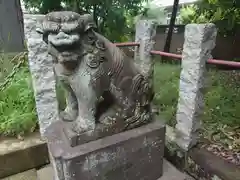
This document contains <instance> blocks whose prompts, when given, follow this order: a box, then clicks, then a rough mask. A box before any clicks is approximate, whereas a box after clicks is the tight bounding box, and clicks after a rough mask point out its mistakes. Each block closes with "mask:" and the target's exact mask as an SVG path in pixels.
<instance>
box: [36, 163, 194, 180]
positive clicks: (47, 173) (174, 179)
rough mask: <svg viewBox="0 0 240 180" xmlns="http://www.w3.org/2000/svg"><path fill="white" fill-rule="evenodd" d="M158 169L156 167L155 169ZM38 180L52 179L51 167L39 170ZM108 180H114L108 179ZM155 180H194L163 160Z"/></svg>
mask: <svg viewBox="0 0 240 180" xmlns="http://www.w3.org/2000/svg"><path fill="white" fill-rule="evenodd" d="M155 168H156V169H158V167H155ZM37 174H38V179H39V180H47V179H52V177H53V171H52V167H51V166H46V167H44V168H43V169H40V170H39V171H38V172H37ZM109 180H115V178H114V179H109ZM156 180H194V179H193V178H191V177H190V176H188V175H186V174H184V173H182V172H180V171H179V170H177V169H176V168H175V167H174V166H173V165H172V164H171V163H169V162H168V161H166V160H163V175H162V177H161V178H159V179H156Z"/></svg>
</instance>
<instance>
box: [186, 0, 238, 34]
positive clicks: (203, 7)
mask: <svg viewBox="0 0 240 180" xmlns="http://www.w3.org/2000/svg"><path fill="white" fill-rule="evenodd" d="M181 18H182V21H183V22H184V23H185V24H188V23H208V22H212V23H215V24H216V25H217V27H218V28H219V30H220V32H221V33H224V35H228V34H233V33H235V31H234V30H235V28H236V26H237V25H238V24H240V4H239V3H237V1H234V0H202V1H200V2H199V3H198V4H196V5H190V6H186V7H184V8H183V9H181Z"/></svg>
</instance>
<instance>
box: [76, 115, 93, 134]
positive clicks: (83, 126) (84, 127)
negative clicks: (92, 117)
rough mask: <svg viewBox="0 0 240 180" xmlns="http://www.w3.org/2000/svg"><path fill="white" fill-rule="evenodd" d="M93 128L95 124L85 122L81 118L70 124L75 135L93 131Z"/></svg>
mask: <svg viewBox="0 0 240 180" xmlns="http://www.w3.org/2000/svg"><path fill="white" fill-rule="evenodd" d="M94 128H95V123H92V122H90V121H88V120H85V119H84V118H82V117H78V118H77V120H76V121H74V122H73V123H72V130H73V131H74V132H75V133H77V134H81V133H84V132H87V131H91V130H94Z"/></svg>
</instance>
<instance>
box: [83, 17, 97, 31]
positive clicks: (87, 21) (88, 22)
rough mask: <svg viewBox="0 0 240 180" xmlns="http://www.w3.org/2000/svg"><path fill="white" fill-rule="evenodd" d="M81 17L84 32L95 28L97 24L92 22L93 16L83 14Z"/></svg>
mask: <svg viewBox="0 0 240 180" xmlns="http://www.w3.org/2000/svg"><path fill="white" fill-rule="evenodd" d="M82 18H83V27H84V32H86V31H88V30H89V29H95V30H96V29H97V25H96V23H95V22H94V19H93V16H92V15H90V14H84V15H82Z"/></svg>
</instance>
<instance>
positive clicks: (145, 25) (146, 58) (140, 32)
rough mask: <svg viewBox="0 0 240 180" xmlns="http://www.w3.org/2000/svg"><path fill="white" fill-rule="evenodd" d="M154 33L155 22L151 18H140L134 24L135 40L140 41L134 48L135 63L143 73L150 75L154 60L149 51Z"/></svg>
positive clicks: (151, 48) (152, 43)
mask: <svg viewBox="0 0 240 180" xmlns="http://www.w3.org/2000/svg"><path fill="white" fill-rule="evenodd" d="M155 35H156V23H155V21H153V20H140V21H138V22H137V24H136V33H135V42H137V43H140V46H139V47H136V48H135V54H134V59H135V63H136V64H137V65H138V66H139V67H140V69H141V70H142V71H143V72H144V73H145V74H149V73H150V75H152V73H153V65H154V61H153V60H152V56H151V54H150V51H152V50H153V46H154V43H155V42H154V37H155ZM151 71H152V72H151Z"/></svg>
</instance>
